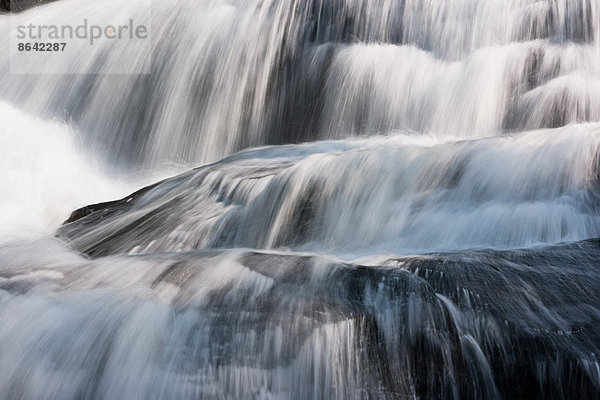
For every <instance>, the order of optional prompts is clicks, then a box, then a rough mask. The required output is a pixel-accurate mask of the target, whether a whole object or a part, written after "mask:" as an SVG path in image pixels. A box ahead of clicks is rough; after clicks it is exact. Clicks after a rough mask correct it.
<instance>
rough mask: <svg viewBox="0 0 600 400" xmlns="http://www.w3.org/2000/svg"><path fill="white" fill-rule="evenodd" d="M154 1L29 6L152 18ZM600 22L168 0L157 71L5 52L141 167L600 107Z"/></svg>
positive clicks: (15, 79) (14, 86)
mask: <svg viewBox="0 0 600 400" xmlns="http://www.w3.org/2000/svg"><path fill="white" fill-rule="evenodd" d="M144 1H145V0H144ZM144 1H142V0H134V1H131V2H128V3H127V5H126V6H125V5H116V4H114V1H111V0H101V1H97V2H94V4H93V5H90V4H89V2H85V1H83V0H67V1H63V2H59V3H55V4H50V5H48V6H45V7H40V8H39V9H34V10H30V11H28V12H25V13H22V14H19V16H17V17H13V18H20V19H22V20H23V21H27V19H28V18H29V16H28V15H29V14H31V13H36V17H38V18H41V19H42V20H44V21H45V20H47V21H53V22H62V21H66V22H69V21H74V20H76V18H77V17H78V16H79V15H80V14H81V11H79V10H86V11H87V10H89V9H90V8H92V9H91V10H90V11H88V12H94V13H100V12H102V13H103V14H106V17H105V18H106V19H107V22H109V21H112V20H111V19H110V18H111V16H112V15H114V13H110V12H108V13H107V12H106V10H107V9H108V10H113V9H115V10H118V11H119V13H121V14H125V15H126V16H127V17H131V18H136V17H137V16H138V14H141V16H140V17H139V18H142V17H143V16H145V13H146V9H145V3H144ZM75 10H78V11H75ZM103 10H104V11H103ZM37 14H40V15H37ZM599 19H600V5H598V3H597V2H596V1H593V0H556V1H551V0H548V1H532V0H510V1H506V0H461V1H451V2H448V1H440V0H428V1H423V0H403V1H401V0H398V1H389V0H335V1H329V0H328V1H325V0H293V1H292V0H287V1H281V0H252V1H246V0H244V1H223V0H211V1H203V3H202V5H198V3H197V2H195V1H191V0H182V1H178V2H176V3H170V2H162V1H160V2H159V1H155V2H153V4H152V26H153V31H152V36H151V38H152V55H153V58H152V66H151V70H150V73H149V74H145V75H133V76H131V75H126V76H115V75H110V76H107V75H93V73H94V72H95V71H96V70H97V68H98V67H97V65H101V64H103V63H113V64H121V63H126V64H135V63H139V62H140V59H141V58H143V56H144V55H143V54H140V53H139V52H136V51H135V48H132V49H123V51H119V52H114V53H110V51H108V50H109V49H108V48H106V47H103V46H95V47H94V46H87V47H85V48H83V49H82V51H81V53H80V56H79V57H77V58H74V59H66V60H64V61H62V62H64V64H65V65H64V69H65V70H71V67H72V65H80V64H83V65H89V71H88V72H89V73H90V74H85V75H64V76H60V75H58V76H57V75H40V76H31V75H26V76H16V75H10V74H8V73H7V71H8V60H3V62H2V64H0V71H2V72H3V73H2V78H0V88H1V89H2V90H1V92H0V93H1V96H2V98H4V99H6V100H7V101H10V102H13V103H17V104H19V106H20V107H22V108H23V109H24V110H27V111H28V112H31V113H33V114H36V115H44V116H47V117H54V118H59V119H61V120H64V121H67V122H69V123H71V124H73V125H74V126H77V128H78V129H79V130H80V131H81V134H82V136H84V138H85V140H86V143H87V146H88V147H90V148H94V149H96V151H98V152H100V153H102V154H103V155H104V156H106V157H109V158H111V161H112V162H117V163H121V164H125V165H128V166H130V167H132V166H133V167H136V166H139V165H144V166H154V165H157V164H160V163H161V162H163V163H164V162H166V161H170V160H176V161H178V162H191V163H205V162H212V161H216V160H218V159H220V158H222V157H223V156H226V155H229V154H231V153H233V152H235V151H238V150H240V149H243V148H246V147H252V146H257V145H265V144H281V143H297V142H302V141H307V140H315V139H340V138H345V137H348V136H360V135H374V134H385V135H387V134H392V133H393V132H394V131H397V130H410V131H416V132H421V133H432V134H438V135H454V136H457V137H463V138H475V137H485V136H495V135H500V134H502V133H503V132H507V131H509V132H510V131H521V130H534V129H541V128H554V127H559V126H563V125H567V124H569V123H574V122H589V121H598V120H599V119H600V114H599V113H600V111H598V110H599V109H600V106H599V105H600V95H599V94H598V93H600V91H599V90H598V89H600V81H599V80H598V79H599V78H598V77H599V76H600V24H599V23H598V20H599ZM7 40H8V39H4V41H5V42H6V41H7ZM109 44H110V43H109ZM109 44H107V45H106V46H108V45H109ZM4 45H6V43H4ZM107 53H108V54H109V55H108V56H107V55H106V54H107ZM106 57H108V59H105V58H106ZM40 70H41V71H43V70H44V65H40Z"/></svg>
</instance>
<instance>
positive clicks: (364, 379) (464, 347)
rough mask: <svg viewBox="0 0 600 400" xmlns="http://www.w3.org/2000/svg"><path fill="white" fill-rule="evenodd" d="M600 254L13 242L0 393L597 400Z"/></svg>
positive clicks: (597, 245)
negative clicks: (143, 249)
mask: <svg viewBox="0 0 600 400" xmlns="http://www.w3.org/2000/svg"><path fill="white" fill-rule="evenodd" d="M28 246H29V247H28ZM47 251H49V252H50V254H51V255H52V256H50V257H40V255H42V254H43V253H45V252H47ZM598 260H600V242H598V241H596V240H594V241H587V242H582V243H578V244H573V245H568V246H555V247H547V248H540V249H538V250H524V251H505V252H494V251H479V252H463V253H456V254H432V255H428V256H420V257H403V258H391V259H389V260H387V261H385V262H380V263H378V265H358V264H353V263H345V262H340V261H336V260H334V259H327V258H321V257H317V256H313V255H308V254H293V253H265V252H256V251H243V250H235V251H193V252H182V253H164V254H151V255H142V256H111V257H104V258H98V259H96V260H89V259H86V258H82V257H79V256H76V255H75V254H73V253H71V252H70V251H69V250H68V249H65V248H63V247H62V246H60V245H58V244H57V243H47V244H43V245H41V244H40V243H34V244H31V245H23V244H21V245H15V246H12V247H11V246H5V247H3V248H2V249H0V318H1V319H2V321H3V324H1V325H0V354H2V357H0V369H2V370H3V371H7V373H6V374H3V375H2V376H0V396H2V397H7V398H12V399H30V398H36V399H58V398H77V397H85V398H98V399H100V398H101V399H108V398H110V399H154V398H157V399H158V398H170V399H183V398H186V399H189V398H204V399H221V398H281V399H288V398H289V399H297V398H315V399H333V398H344V399H366V398H382V399H385V398H389V399H397V398H406V397H410V398H414V397H417V398H486V399H490V398H540V399H542V398H544V399H561V398H563V399H568V398H594V397H597V396H598V395H600V375H599V374H598V365H599V354H600V348H599V346H600V294H599V293H598V290H597V288H598V287H600V264H599V262H598Z"/></svg>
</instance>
